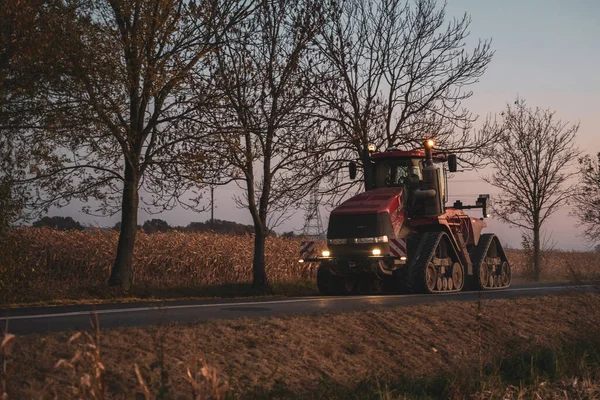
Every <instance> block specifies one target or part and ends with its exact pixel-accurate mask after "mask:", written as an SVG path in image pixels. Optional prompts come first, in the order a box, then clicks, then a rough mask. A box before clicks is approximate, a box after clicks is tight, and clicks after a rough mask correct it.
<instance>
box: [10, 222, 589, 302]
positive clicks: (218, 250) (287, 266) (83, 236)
mask: <svg viewBox="0 0 600 400" xmlns="http://www.w3.org/2000/svg"><path fill="white" fill-rule="evenodd" d="M118 237H119V233H118V232H115V231H100V230H93V231H68V232H59V231H56V230H52V229H48V228H19V229H14V230H12V231H10V232H9V233H8V236H7V237H5V238H4V240H3V241H2V243H0V302H1V303H7V302H15V301H20V300H19V299H20V298H21V297H22V298H27V297H28V296H26V293H32V292H35V291H40V292H47V291H48V290H52V291H54V292H55V294H54V296H53V297H54V298H60V293H61V292H64V291H67V290H72V291H73V290H75V291H76V290H77V289H78V288H89V287H101V286H102V285H104V283H105V282H106V280H107V279H108V276H109V271H110V268H111V265H112V262H113V260H114V257H115V252H116V247H117V241H118ZM301 241H302V240H301V239H287V238H277V237H270V238H268V240H267V245H266V260H267V274H268V276H269V279H270V280H271V281H272V282H293V281H299V280H307V279H314V276H315V267H316V266H315V264H306V263H305V264H300V263H298V262H297V259H298V252H299V246H300V243H301ZM252 246H253V238H252V237H251V236H233V235H223V234H216V233H188V232H177V231H172V232H167V233H155V234H152V235H148V234H145V233H143V232H139V233H138V235H137V242H136V248H135V256H134V265H133V271H134V284H135V285H136V286H137V287H142V288H144V287H146V288H171V287H198V286H206V285H222V284H227V283H240V282H249V281H250V280H251V278H252V252H253V247H252ZM321 246H323V244H321ZM507 253H508V256H509V258H510V261H511V264H512V267H513V273H514V275H515V276H516V277H521V278H524V279H527V277H528V276H529V272H528V271H529V268H528V267H527V265H528V263H527V255H526V254H525V253H524V252H523V251H520V250H509V251H508V252H507ZM543 268H544V275H545V277H546V278H547V279H553V280H570V279H574V278H583V279H586V278H587V279H589V278H592V277H595V276H597V272H598V270H599V269H600V254H598V253H579V252H548V253H545V254H544V255H543ZM21 295H22V296H21Z"/></svg>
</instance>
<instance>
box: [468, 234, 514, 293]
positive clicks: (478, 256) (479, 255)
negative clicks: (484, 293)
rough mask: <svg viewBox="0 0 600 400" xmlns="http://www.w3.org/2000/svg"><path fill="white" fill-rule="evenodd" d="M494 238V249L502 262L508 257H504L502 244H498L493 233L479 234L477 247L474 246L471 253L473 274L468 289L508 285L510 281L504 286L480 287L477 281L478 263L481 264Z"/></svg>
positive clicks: (500, 287)
mask: <svg viewBox="0 0 600 400" xmlns="http://www.w3.org/2000/svg"><path fill="white" fill-rule="evenodd" d="M494 240H495V241H496V250H497V251H498V255H499V256H500V259H501V260H502V262H504V261H506V262H508V259H507V258H506V255H505V254H504V249H503V248H502V245H501V244H500V241H499V240H498V238H497V237H496V235H494V234H493V233H486V234H483V235H481V237H480V238H479V243H478V244H477V247H476V248H475V250H474V251H473V254H472V256H471V260H472V261H473V275H472V283H471V285H470V286H472V287H471V288H470V289H474V290H498V289H506V288H507V287H509V286H510V283H509V284H508V285H506V286H495V287H482V286H481V283H480V282H479V265H480V264H481V262H482V261H483V259H484V258H485V256H486V255H487V252H488V249H489V248H490V245H491V244H492V242H493V241H494ZM509 266H510V264H509Z"/></svg>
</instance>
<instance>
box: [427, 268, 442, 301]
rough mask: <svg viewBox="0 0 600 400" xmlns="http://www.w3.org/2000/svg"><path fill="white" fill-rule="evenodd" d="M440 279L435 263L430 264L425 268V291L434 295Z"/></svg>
mask: <svg viewBox="0 0 600 400" xmlns="http://www.w3.org/2000/svg"><path fill="white" fill-rule="evenodd" d="M439 279H440V278H438V276H437V271H436V269H435V266H434V265H433V263H432V262H430V263H428V264H427V267H426V268H425V286H426V287H425V289H426V291H427V293H433V292H434V291H435V287H436V286H437V284H438V280H439Z"/></svg>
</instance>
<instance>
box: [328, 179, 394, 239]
mask: <svg viewBox="0 0 600 400" xmlns="http://www.w3.org/2000/svg"><path fill="white" fill-rule="evenodd" d="M403 197H404V189H403V188H401V187H392V188H380V189H374V190H369V191H368V192H365V193H361V194H359V195H356V196H354V197H352V198H350V199H348V200H346V201H345V202H344V203H342V204H340V205H339V206H337V207H336V208H335V209H334V210H333V211H332V212H331V216H330V217H329V227H328V229H327V237H328V238H329V239H337V238H350V237H354V238H361V237H379V236H383V235H386V236H387V237H388V238H394V237H396V236H397V234H398V233H399V231H400V229H401V228H402V224H403V222H404V219H405V213H404V207H403Z"/></svg>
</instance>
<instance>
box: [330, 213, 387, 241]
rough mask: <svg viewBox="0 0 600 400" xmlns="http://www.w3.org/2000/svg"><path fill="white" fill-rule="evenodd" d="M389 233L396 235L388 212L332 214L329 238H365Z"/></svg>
mask: <svg viewBox="0 0 600 400" xmlns="http://www.w3.org/2000/svg"><path fill="white" fill-rule="evenodd" d="M383 235H387V236H388V237H390V238H393V237H394V229H393V227H392V221H391V220H390V215H389V214H388V213H387V212H381V213H370V214H331V215H330V217H329V227H328V228H327V239H344V238H365V237H377V236H383Z"/></svg>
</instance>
